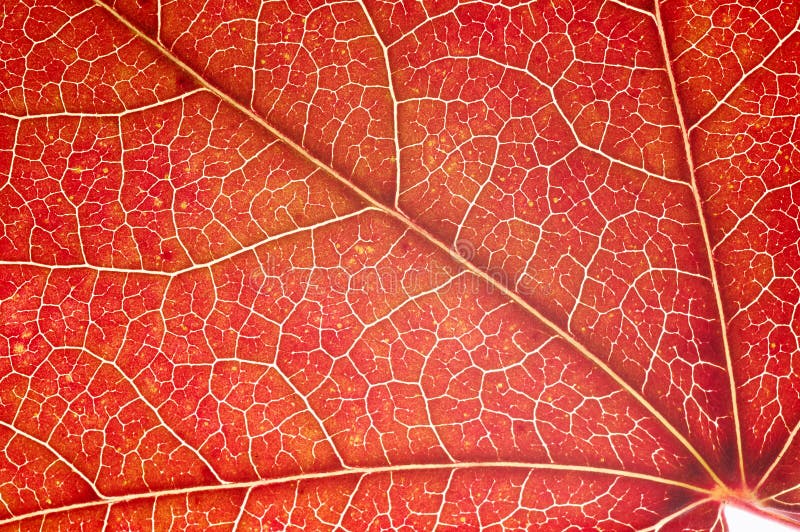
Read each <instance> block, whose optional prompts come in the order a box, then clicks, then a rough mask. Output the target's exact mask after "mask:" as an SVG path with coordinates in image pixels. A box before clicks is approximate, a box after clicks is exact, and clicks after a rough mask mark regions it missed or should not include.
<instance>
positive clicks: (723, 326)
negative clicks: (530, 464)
mask: <svg viewBox="0 0 800 532" xmlns="http://www.w3.org/2000/svg"><path fill="white" fill-rule="evenodd" d="M655 15H656V22H655V23H656V28H658V37H659V39H660V41H661V51H662V53H663V55H664V64H665V67H666V70H667V77H668V78H669V85H670V90H671V91H672V99H673V101H674V102H675V112H676V114H677V115H678V123H679V125H680V129H681V136H682V137H683V149H684V154H685V156H686V161H687V163H688V165H689V174H690V175H689V177H690V181H691V185H692V187H691V188H692V196H693V197H694V203H695V209H696V211H697V218H698V220H699V221H700V229H701V231H702V233H703V244H704V246H705V249H706V260H708V267H709V269H710V271H711V285H712V289H713V290H714V299H715V302H716V306H717V318H718V319H719V326H720V331H721V333H722V346H723V351H724V353H725V364H726V366H727V370H728V386H729V388H730V394H731V408H732V411H733V424H734V430H735V432H736V453H737V456H738V462H739V464H738V467H739V476H740V478H741V479H742V482H745V474H744V457H743V456H742V431H741V427H740V422H739V406H738V404H737V400H736V382H735V381H734V378H733V361H732V360H731V350H730V346H729V344H728V327H727V323H726V321H725V313H724V311H723V309H722V294H721V292H720V289H719V280H718V279H717V269H716V265H715V262H714V256H713V252H712V250H711V237H710V236H709V234H708V226H707V225H706V220H705V216H704V215H703V201H702V199H701V198H700V190H699V188H698V185H697V175H696V173H695V164H694V157H693V156H692V148H691V146H690V144H689V132H688V130H687V129H686V122H685V121H684V119H683V108H682V106H681V101H680V99H679V98H678V86H677V84H676V82H675V75H674V74H673V72H672V63H671V62H670V55H669V47H668V46H667V37H666V35H665V34H664V21H663V20H662V19H661V8H660V6H659V3H658V2H655Z"/></svg>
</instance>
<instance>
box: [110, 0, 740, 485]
mask: <svg viewBox="0 0 800 532" xmlns="http://www.w3.org/2000/svg"><path fill="white" fill-rule="evenodd" d="M94 1H95V3H96V4H97V5H99V6H101V7H103V9H105V10H107V11H108V12H109V13H110V14H111V15H112V16H114V18H116V19H117V20H118V21H120V22H121V23H122V24H124V25H125V27H127V28H128V29H129V30H130V31H132V32H134V33H135V34H136V35H139V36H140V37H141V38H142V39H144V40H145V41H147V42H148V43H150V44H151V45H152V46H154V47H156V48H157V49H158V50H160V51H161V52H162V53H163V54H164V55H165V56H166V57H168V58H169V59H170V60H171V61H172V62H173V63H174V64H175V65H176V66H177V67H178V68H180V69H182V70H183V71H184V72H185V73H186V74H187V75H188V76H191V77H192V78H194V79H195V80H197V81H198V82H200V83H201V84H202V85H203V86H205V87H207V88H208V90H209V91H211V92H212V93H214V94H215V95H216V96H217V97H218V98H220V99H221V100H223V101H225V102H227V103H228V104H229V105H230V106H231V107H233V108H235V109H237V110H239V111H240V112H241V113H243V114H245V115H246V116H248V117H249V118H250V119H251V120H253V121H254V122H256V123H258V124H260V125H261V126H262V127H263V128H264V129H266V130H267V131H269V132H270V133H272V134H273V135H275V136H276V137H278V138H279V139H280V140H281V141H283V142H284V143H285V144H286V145H287V146H289V147H291V148H292V149H293V150H294V151H295V153H297V154H298V155H299V156H301V157H303V158H305V159H306V160H307V161H309V162H310V163H312V164H314V165H316V166H317V167H319V168H320V169H322V170H325V171H326V172H327V173H328V174H329V175H330V176H331V177H333V178H334V179H336V180H337V181H339V182H340V183H342V184H343V185H345V186H347V187H348V188H350V190H352V191H353V193H354V194H355V195H357V196H358V197H360V198H362V199H363V200H365V201H366V202H367V203H369V204H370V205H372V206H373V207H374V208H375V209H377V210H380V211H381V212H382V213H383V214H384V215H385V216H388V217H390V218H392V219H394V220H395V221H397V222H398V223H400V224H402V225H405V226H407V227H409V228H411V229H412V230H414V231H415V232H416V233H417V234H419V235H420V236H421V237H422V238H424V239H425V240H427V241H428V242H429V243H430V244H431V245H433V246H435V247H437V248H439V249H441V250H442V251H444V252H445V253H447V254H448V255H449V256H450V257H451V259H452V260H454V261H456V262H458V263H459V264H460V265H461V266H462V267H463V268H464V269H466V270H468V271H470V272H472V273H473V274H474V275H476V276H478V277H479V278H481V279H483V280H484V281H486V282H487V283H488V284H489V286H491V287H493V288H494V289H496V290H497V291H498V292H499V293H501V294H503V295H505V296H506V297H508V298H509V299H511V300H512V301H514V302H515V303H517V304H518V305H519V306H520V307H522V308H523V309H525V311H526V312H528V313H529V314H530V315H532V316H533V317H534V318H536V319H537V320H538V321H539V322H540V323H541V324H543V325H544V326H545V327H547V328H549V329H551V330H552V331H553V332H555V333H556V334H557V335H558V336H560V337H561V338H562V339H563V340H564V341H565V342H567V343H568V344H569V345H570V346H571V347H572V348H573V349H575V350H576V351H578V353H580V354H581V355H583V356H584V357H585V358H586V359H588V360H589V361H591V362H592V363H593V364H594V365H596V366H597V367H599V368H600V369H601V370H603V371H604V372H605V373H606V374H607V375H608V376H609V377H610V378H611V379H612V380H613V381H614V382H616V383H617V385H618V386H620V387H621V388H622V389H623V390H625V391H626V392H627V393H628V394H629V395H630V396H631V397H633V398H634V399H635V400H636V402H638V403H639V404H641V405H642V407H644V408H645V409H646V410H647V411H648V412H650V414H651V415H652V416H653V417H654V418H655V419H657V420H658V422H659V423H661V425H662V426H663V427H664V428H665V429H666V430H667V431H668V432H669V433H671V434H672V435H673V436H674V437H675V439H676V440H677V441H679V442H680V443H681V444H682V445H683V446H684V448H685V449H686V450H687V451H688V452H689V453H690V454H691V455H692V456H693V457H694V458H695V460H697V462H698V463H699V464H700V465H701V467H702V468H703V469H704V470H705V471H706V472H707V473H708V475H709V476H710V477H711V479H712V480H713V481H714V482H715V483H717V484H718V485H720V486H724V485H725V484H724V483H723V481H722V480H721V479H720V478H719V476H718V475H717V474H716V472H715V471H714V470H713V469H712V468H711V466H710V465H709V464H708V462H706V460H705V459H704V458H703V456H702V455H701V454H700V453H699V452H698V451H697V449H695V448H694V446H693V445H692V444H691V443H690V442H689V440H687V439H686V437H685V436H684V435H683V434H682V433H681V432H680V431H679V430H678V429H676V428H675V427H674V426H673V425H672V424H671V423H670V422H669V421H668V420H667V419H666V417H664V415H663V414H662V413H661V412H659V411H658V410H657V409H656V408H655V407H654V406H653V405H652V404H650V402H649V401H647V400H646V399H645V398H644V396H642V395H641V394H640V393H639V392H638V391H636V390H635V389H634V388H633V387H632V386H631V385H630V384H629V383H628V382H626V381H625V380H624V379H623V378H622V377H620V376H619V375H618V374H617V373H616V372H614V371H613V370H612V369H611V367H610V366H609V365H608V364H606V363H605V362H603V361H602V360H601V359H600V358H599V357H597V356H596V355H595V354H593V353H592V352H591V351H589V350H588V348H586V347H585V346H584V345H583V344H582V343H580V342H579V341H578V340H577V339H576V338H574V337H573V336H572V335H571V334H569V333H568V332H567V331H565V330H564V329H562V328H561V327H559V326H558V325H557V324H556V323H555V322H554V321H552V320H550V319H548V318H547V317H545V316H544V314H542V313H541V312H539V311H538V310H537V309H535V308H534V307H532V306H531V305H530V304H529V303H528V302H527V301H525V300H524V299H522V297H520V296H519V295H518V294H516V293H514V292H513V291H511V289H509V288H508V287H507V286H505V285H504V284H502V283H500V282H499V281H497V280H496V279H494V278H493V277H492V276H491V275H489V274H488V273H487V272H485V271H483V270H481V269H480V268H478V267H477V266H476V265H474V264H472V263H471V262H469V261H468V260H466V259H465V258H464V257H462V256H461V255H460V254H459V253H458V252H456V250H454V249H452V248H451V247H449V246H447V245H446V244H444V243H443V242H441V241H440V240H439V239H437V238H436V237H434V236H433V235H432V234H431V233H429V232H428V231H427V230H426V229H424V228H423V227H421V226H419V225H418V224H416V223H415V222H414V221H412V220H410V219H408V218H407V217H406V216H405V215H403V214H402V213H400V212H398V211H395V210H394V209H390V208H388V207H386V206H385V205H383V204H382V203H381V202H380V201H378V200H376V199H375V198H373V197H372V196H370V195H369V194H368V193H367V192H365V191H363V190H361V189H360V188H358V187H357V186H355V185H354V184H353V183H351V182H350V181H348V180H347V179H345V178H344V177H342V176H341V175H340V174H339V173H338V172H337V171H335V170H334V169H333V168H331V167H330V166H329V165H327V164H326V163H324V162H323V161H321V160H319V159H318V158H316V157H315V156H314V155H312V154H310V153H308V152H307V151H306V150H305V149H304V148H303V147H302V146H300V145H299V144H297V143H296V142H295V141H293V140H292V139H290V138H288V137H287V136H286V135H284V134H283V133H281V132H280V131H279V130H277V129H276V128H274V127H273V126H272V125H270V124H269V123H268V122H267V121H266V120H265V119H264V118H263V117H261V116H259V115H257V114H256V113H254V112H253V111H252V110H251V109H248V108H247V107H245V106H244V105H242V104H241V103H239V102H238V101H236V100H235V99H234V98H233V97H231V96H229V95H227V94H225V93H224V92H222V91H221V90H220V89H218V88H217V87H215V86H214V85H211V84H210V83H209V82H208V81H206V80H205V79H204V78H203V77H202V76H200V75H199V74H198V73H197V72H195V71H194V70H193V69H192V68H190V67H189V66H188V65H187V64H186V63H184V62H183V61H181V60H180V59H179V58H177V57H175V56H174V55H172V54H170V53H169V52H167V51H166V50H164V48H163V47H162V46H160V45H159V44H158V43H157V42H156V41H154V40H153V39H152V38H151V37H150V36H148V35H146V34H144V33H142V32H141V31H140V30H139V29H138V28H136V26H134V25H133V24H132V23H130V22H129V21H128V20H126V19H125V18H124V17H122V15H120V14H118V13H116V12H115V11H114V10H112V9H111V7H109V6H107V5H105V4H103V3H102V2H101V1H100V0H94ZM659 177H661V176H659ZM701 223H702V218H701ZM712 271H713V270H712ZM737 422H738V421H737Z"/></svg>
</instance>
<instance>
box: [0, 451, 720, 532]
mask: <svg viewBox="0 0 800 532" xmlns="http://www.w3.org/2000/svg"><path fill="white" fill-rule="evenodd" d="M496 468H502V469H519V470H528V471H531V470H537V471H559V472H562V473H566V472H574V471H581V472H585V473H594V474H598V475H608V476H611V477H616V478H619V477H622V478H629V479H636V480H644V481H649V482H654V483H658V484H662V485H667V486H674V487H676V488H682V489H686V490H690V491H693V492H695V493H699V494H702V495H705V496H706V497H707V498H708V499H713V498H714V493H713V492H712V491H711V490H708V489H705V488H700V487H697V486H694V485H691V484H687V483H684V482H678V481H674V480H667V479H664V478H662V477H657V476H653V475H645V474H641V473H631V472H629V471H623V470H616V469H605V468H598V467H588V466H565V465H560V464H540V463H535V462H461V463H456V464H403V465H393V466H384V467H353V468H345V469H336V470H333V471H323V472H319V473H304V474H299V475H288V476H282V477H273V478H269V479H259V480H253V481H249V482H228V483H223V484H208V485H201V486H191V487H186V488H176V489H168V490H156V491H149V492H145V493H134V494H129V495H115V496H101V498H99V499H97V500H93V501H88V502H81V503H76V504H71V505H67V506H60V507H54V508H47V509H44V510H38V511H35V512H30V513H26V514H20V515H17V516H14V517H9V518H6V519H0V526H3V525H7V524H11V523H18V522H20V521H22V520H26V519H32V518H35V517H42V516H46V515H51V514H55V513H62V512H68V511H72V510H86V509H89V508H97V507H101V506H111V505H114V504H120V503H126V502H131V501H140V500H147V499H158V498H162V497H170V496H176V495H188V494H191V493H203V492H207V491H219V490H237V489H247V490H251V489H254V488H260V487H264V486H274V485H277V484H286V483H290V482H302V481H311V480H325V479H329V478H341V477H345V476H350V475H375V474H383V473H403V472H408V473H413V472H415V471H450V472H451V473H452V472H455V471H457V470H460V469H496ZM246 502H247V501H246V496H245V501H243V504H245V503H246Z"/></svg>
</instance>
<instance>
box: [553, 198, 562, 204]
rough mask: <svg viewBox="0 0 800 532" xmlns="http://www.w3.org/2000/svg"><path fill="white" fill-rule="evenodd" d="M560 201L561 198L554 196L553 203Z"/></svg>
mask: <svg viewBox="0 0 800 532" xmlns="http://www.w3.org/2000/svg"><path fill="white" fill-rule="evenodd" d="M559 201H561V198H553V203H558V202H559Z"/></svg>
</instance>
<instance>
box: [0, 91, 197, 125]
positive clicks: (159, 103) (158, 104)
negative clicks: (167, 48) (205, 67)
mask: <svg viewBox="0 0 800 532" xmlns="http://www.w3.org/2000/svg"><path fill="white" fill-rule="evenodd" d="M201 92H208V89H207V88H206V87H199V88H197V89H193V90H190V91H188V92H184V93H181V94H179V95H177V96H172V97H171V98H164V99H163V100H159V101H157V102H153V103H150V104H147V105H142V106H140V107H133V108H131V109H125V110H124V111H120V112H118V113H84V112H75V111H63V112H58V113H41V114H30V115H15V114H11V113H5V112H2V111H0V116H2V117H4V118H10V119H12V120H19V121H22V120H34V119H45V118H62V117H75V118H117V117H120V116H125V115H131V114H135V113H140V112H142V111H147V110H148V109H156V108H158V107H161V106H162V105H167V104H170V103H172V102H179V101H181V100H185V99H186V98H188V97H189V96H193V95H195V94H198V93H201Z"/></svg>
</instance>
